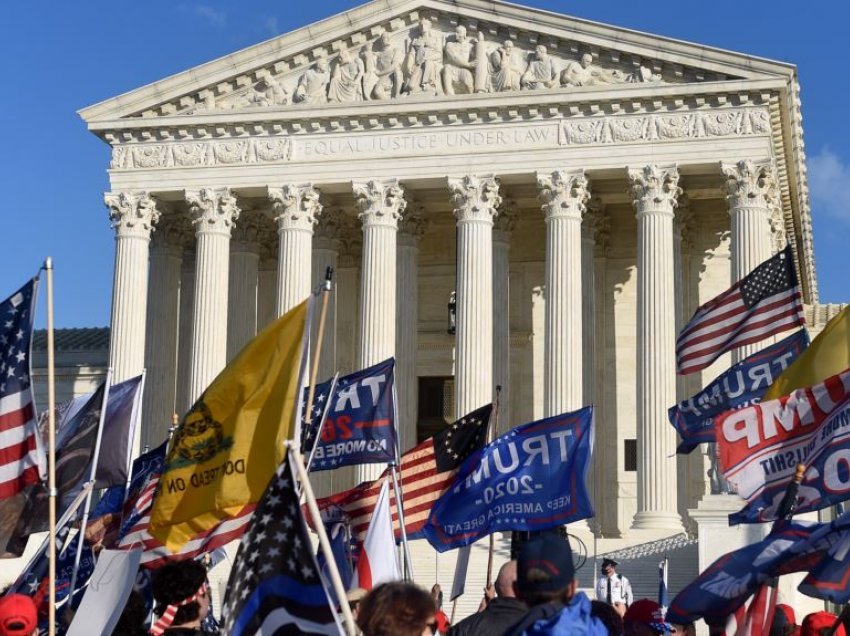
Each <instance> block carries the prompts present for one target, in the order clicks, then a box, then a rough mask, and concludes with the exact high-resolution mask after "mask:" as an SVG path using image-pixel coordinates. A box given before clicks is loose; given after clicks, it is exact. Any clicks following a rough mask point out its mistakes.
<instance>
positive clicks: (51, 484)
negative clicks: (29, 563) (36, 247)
mask: <svg viewBox="0 0 850 636" xmlns="http://www.w3.org/2000/svg"><path fill="white" fill-rule="evenodd" d="M44 271H45V274H46V278H47V440H48V441H47V446H48V450H47V489H48V490H47V493H48V524H49V530H50V534H49V539H48V546H47V549H48V550H49V553H48V566H47V568H48V569H47V576H48V579H49V581H48V601H47V630H48V632H47V633H48V634H49V636H54V635H55V634H56V495H57V492H56V371H55V363H54V356H53V259H52V258H51V257H49V256H48V257H47V258H46V259H45V260H44Z"/></svg>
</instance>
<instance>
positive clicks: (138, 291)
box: [104, 191, 159, 382]
mask: <svg viewBox="0 0 850 636" xmlns="http://www.w3.org/2000/svg"><path fill="white" fill-rule="evenodd" d="M104 202H105V203H106V207H107V208H109V219H110V221H112V229H114V230H115V268H114V270H113V275H114V278H113V282H112V320H111V322H110V324H111V331H110V337H109V366H110V367H111V368H112V381H113V382H121V381H122V380H127V379H129V378H132V377H134V376H137V375H139V374H140V373H141V372H142V370H143V369H144V365H145V317H146V316H147V301H148V253H149V251H150V240H151V232H152V231H153V227H154V225H155V224H156V222H157V221H158V220H159V211H157V209H156V202H155V201H154V199H153V198H151V197H150V195H148V193H147V192H130V191H127V192H115V193H108V194H106V195H104Z"/></svg>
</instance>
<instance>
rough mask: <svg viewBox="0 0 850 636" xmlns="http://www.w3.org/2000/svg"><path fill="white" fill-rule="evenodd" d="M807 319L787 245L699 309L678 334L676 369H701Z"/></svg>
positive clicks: (685, 370) (681, 370) (681, 371)
mask: <svg viewBox="0 0 850 636" xmlns="http://www.w3.org/2000/svg"><path fill="white" fill-rule="evenodd" d="M804 324H805V320H804V319H803V300H802V293H801V292H800V284H799V283H798V281H797V274H796V272H795V270H794V259H793V256H792V254H791V247H790V246H786V247H785V249H784V250H782V251H781V252H779V253H777V254H776V255H775V256H772V257H771V258H769V259H767V260H766V261H764V262H763V263H761V264H760V265H758V266H757V267H756V268H755V269H754V270H753V271H751V272H750V273H749V274H747V275H746V276H744V278H742V279H741V280H739V281H738V282H737V283H735V284H734V285H732V287H730V288H729V289H728V290H726V291H725V292H723V293H722V294H720V295H719V296H717V297H715V298H714V299H712V300H710V301H709V302H707V303H706V304H704V305H703V306H702V307H700V308H699V309H697V311H696V313H695V314H694V316H693V318H691V320H690V322H689V323H688V324H687V325H685V327H684V328H683V329H682V331H681V333H680V334H679V337H678V339H677V340H676V365H677V368H678V371H679V373H680V374H687V373H694V372H696V371H701V370H702V369H705V368H706V367H708V366H709V365H710V364H711V363H712V362H714V361H715V360H716V359H717V358H719V357H720V356H721V355H723V354H724V353H726V352H727V351H731V350H732V349H735V348H737V347H742V346H744V345H748V344H753V343H756V342H760V341H761V340H764V339H765V338H768V337H770V336H773V335H776V334H778V333H782V332H783V331H787V330H789V329H794V328H796V327H800V326H803V325H804Z"/></svg>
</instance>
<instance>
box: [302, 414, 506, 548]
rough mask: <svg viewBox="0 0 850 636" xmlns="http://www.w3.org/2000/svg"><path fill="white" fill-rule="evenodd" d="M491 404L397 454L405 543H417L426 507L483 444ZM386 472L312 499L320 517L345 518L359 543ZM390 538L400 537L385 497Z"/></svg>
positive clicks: (452, 481) (421, 534)
mask: <svg viewBox="0 0 850 636" xmlns="http://www.w3.org/2000/svg"><path fill="white" fill-rule="evenodd" d="M492 411H493V405H492V404H488V405H487V406H482V407H481V408H479V409H477V410H475V411H473V412H472V413H469V414H468V415H465V416H463V417H462V418H460V419H459V420H457V421H456V422H454V423H453V424H450V425H449V426H447V427H446V428H445V429H443V430H442V431H440V432H439V433H437V434H436V435H434V437H430V438H428V439H426V440H425V441H424V442H422V443H421V444H419V445H418V446H415V447H413V448H411V449H410V450H409V451H407V452H406V453H405V454H404V455H402V456H401V465H400V467H399V474H400V478H401V487H402V491H403V493H404V523H405V530H406V531H407V537H408V538H409V539H421V538H422V537H423V536H424V534H423V527H424V526H425V522H426V521H427V519H428V515H429V514H430V513H431V506H433V505H434V502H435V501H436V500H437V499H438V498H439V497H440V495H442V494H443V493H444V492H445V491H446V489H447V488H449V487H450V486H451V485H452V483H454V478H455V474H456V473H457V470H458V468H460V465H461V464H462V463H463V462H464V460H465V459H466V458H467V457H469V456H470V455H471V454H472V453H474V452H475V451H477V450H479V449H480V448H481V447H482V446H484V442H485V440H486V438H487V425H488V423H489V422H490V415H491V413H492ZM388 475H389V470H386V471H384V474H383V475H381V477H379V478H378V479H376V480H375V481H372V482H368V481H367V482H363V483H362V484H360V485H359V486H356V487H354V488H352V489H350V490H346V491H345V492H341V493H338V494H336V495H331V496H330V497H325V498H324V499H319V500H318V502H317V503H318V505H319V510H321V511H322V514H323V515H327V516H333V517H334V518H339V517H338V515H340V516H341V517H343V518H345V519H347V520H348V521H349V523H350V524H351V530H352V534H353V535H354V536H355V537H356V538H357V540H358V541H362V540H363V537H364V536H365V534H366V528H367V527H368V526H369V520H370V519H371V516H372V511H373V510H374V509H375V504H376V503H377V501H378V494H379V493H380V491H381V486H382V485H383V483H384V480H385V479H386V478H387V476H388ZM390 505H391V509H392V511H393V527H394V528H395V536H396V540H399V539H400V538H401V529H400V528H399V526H398V512H397V510H396V506H395V494H394V493H392V494H391V495H390Z"/></svg>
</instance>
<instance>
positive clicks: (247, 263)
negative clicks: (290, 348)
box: [227, 211, 263, 362]
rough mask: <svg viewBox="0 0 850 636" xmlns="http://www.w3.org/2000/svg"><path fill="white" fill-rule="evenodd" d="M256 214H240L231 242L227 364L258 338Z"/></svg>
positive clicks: (259, 222)
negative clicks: (253, 339)
mask: <svg viewBox="0 0 850 636" xmlns="http://www.w3.org/2000/svg"><path fill="white" fill-rule="evenodd" d="M262 222H263V219H262V218H260V214H259V213H258V212H250V213H248V212H244V211H243V212H242V215H241V218H240V219H239V223H238V224H237V225H236V226H235V227H234V228H233V233H232V237H231V240H230V290H229V292H228V295H227V301H228V308H227V361H228V362H229V361H230V360H232V359H233V357H234V356H235V355H236V354H237V353H239V352H240V351H241V350H242V347H244V346H245V345H246V344H248V342H249V341H250V340H251V339H252V338H253V337H254V336H255V335H257V294H258V290H259V285H260V232H261V231H262V230H261V226H262Z"/></svg>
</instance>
